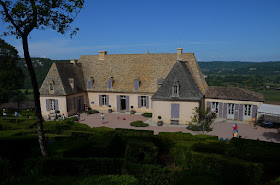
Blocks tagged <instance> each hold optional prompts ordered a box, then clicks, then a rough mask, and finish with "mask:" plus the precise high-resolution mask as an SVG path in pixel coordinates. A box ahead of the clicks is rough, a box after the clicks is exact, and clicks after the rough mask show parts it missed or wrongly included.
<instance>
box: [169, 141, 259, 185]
mask: <svg viewBox="0 0 280 185" xmlns="http://www.w3.org/2000/svg"><path fill="white" fill-rule="evenodd" d="M194 145H195V143H180V144H178V145H176V147H175V157H174V158H175V164H176V166H177V167H180V168H182V169H183V170H187V171H188V173H190V174H191V175H211V176H216V177H217V178H218V177H219V178H221V182H222V183H223V184H236V181H235V180H236V178H237V177H238V178H237V179H238V183H239V184H252V185H253V184H258V183H259V181H260V179H261V176H262V173H263V166H262V165H261V164H258V163H253V162H248V161H243V160H239V159H236V158H227V157H225V156H223V155H217V154H209V153H198V152H194V151H192V150H193V147H194Z"/></svg>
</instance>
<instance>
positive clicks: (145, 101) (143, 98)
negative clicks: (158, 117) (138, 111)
mask: <svg viewBox="0 0 280 185" xmlns="http://www.w3.org/2000/svg"><path fill="white" fill-rule="evenodd" d="M146 106H147V97H146V96H141V107H146Z"/></svg>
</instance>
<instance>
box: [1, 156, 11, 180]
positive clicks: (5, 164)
mask: <svg viewBox="0 0 280 185" xmlns="http://www.w3.org/2000/svg"><path fill="white" fill-rule="evenodd" d="M11 174H12V173H11V166H10V163H9V161H7V160H5V159H2V158H1V157H0V181H3V180H4V179H5V178H7V177H9V176H11Z"/></svg>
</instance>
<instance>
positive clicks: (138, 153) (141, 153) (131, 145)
mask: <svg viewBox="0 0 280 185" xmlns="http://www.w3.org/2000/svg"><path fill="white" fill-rule="evenodd" d="M157 156H158V148H157V147H156V146H155V145H154V143H152V142H147V141H141V140H129V141H128V143H127V144H126V151H125V159H126V160H128V161H130V162H135V163H146V164H155V163H156V162H157Z"/></svg>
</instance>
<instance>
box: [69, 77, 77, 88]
mask: <svg viewBox="0 0 280 185" xmlns="http://www.w3.org/2000/svg"><path fill="white" fill-rule="evenodd" d="M68 82H69V85H70V86H71V88H72V90H75V89H76V84H75V79H74V78H69V79H68Z"/></svg>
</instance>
